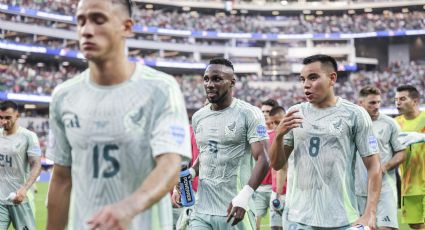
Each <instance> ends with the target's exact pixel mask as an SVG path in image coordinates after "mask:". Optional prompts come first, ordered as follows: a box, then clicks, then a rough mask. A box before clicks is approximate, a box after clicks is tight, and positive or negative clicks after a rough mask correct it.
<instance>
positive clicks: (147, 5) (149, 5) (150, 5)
mask: <svg viewBox="0 0 425 230" xmlns="http://www.w3.org/2000/svg"><path fill="white" fill-rule="evenodd" d="M145 8H146V9H152V8H153V5H152V4H146V5H145Z"/></svg>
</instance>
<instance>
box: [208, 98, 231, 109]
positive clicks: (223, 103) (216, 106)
mask: <svg viewBox="0 0 425 230" xmlns="http://www.w3.org/2000/svg"><path fill="white" fill-rule="evenodd" d="M232 101H233V97H228V98H226V99H225V100H223V101H221V102H218V103H211V109H212V110H214V111H217V110H223V109H225V108H227V107H229V106H230V105H231V104H232Z"/></svg>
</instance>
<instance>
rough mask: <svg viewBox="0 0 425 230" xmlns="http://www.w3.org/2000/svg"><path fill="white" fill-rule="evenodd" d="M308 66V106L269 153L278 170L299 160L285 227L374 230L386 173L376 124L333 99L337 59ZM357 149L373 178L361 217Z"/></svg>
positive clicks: (288, 119)
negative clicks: (366, 228)
mask: <svg viewBox="0 0 425 230" xmlns="http://www.w3.org/2000/svg"><path fill="white" fill-rule="evenodd" d="M303 64H304V67H303V68H302V70H301V75H300V80H301V82H302V84H303V87H304V92H305V95H306V98H307V100H308V101H307V102H304V103H301V104H298V105H295V106H292V107H291V108H290V109H289V110H288V113H287V114H286V116H285V118H284V119H283V120H282V122H281V123H280V124H279V126H278V127H277V129H276V137H275V140H274V141H273V143H272V146H271V148H270V151H269V155H270V161H271V164H272V167H273V168H274V169H275V170H278V169H281V168H282V167H283V166H284V165H285V164H286V163H287V161H288V158H289V156H290V155H293V158H294V161H293V163H294V165H293V172H291V167H289V169H288V174H291V177H289V178H290V181H288V188H290V189H289V191H288V193H289V195H290V198H289V199H287V202H286V209H287V214H285V215H284V218H283V219H284V222H285V227H284V228H285V229H291V230H295V229H316V228H320V229H326V228H328V229H346V228H348V227H350V225H351V224H362V225H364V226H369V227H370V228H371V229H372V230H373V229H375V222H376V216H375V215H376V214H375V213H376V205H377V201H378V198H379V193H380V188H381V186H380V184H381V171H380V163H379V157H378V155H376V153H378V143H377V141H376V138H375V136H374V135H373V131H372V122H371V119H370V117H369V115H368V114H367V112H366V111H365V110H364V109H363V108H361V107H360V106H357V105H354V104H353V103H350V102H348V101H347V100H345V99H342V98H340V97H337V96H336V95H335V94H334V90H333V87H334V85H335V83H336V80H337V73H336V72H337V64H336V61H335V59H334V58H332V57H330V56H327V55H314V56H310V57H307V58H305V59H304V60H303ZM356 150H357V151H359V153H360V155H361V156H362V159H363V162H364V164H365V165H366V168H367V169H368V175H369V179H368V180H369V181H368V184H369V187H368V200H367V205H366V209H365V213H364V215H363V216H361V217H360V218H359V215H358V211H357V202H356V196H355V192H354V164H355V158H356V157H355V156H356ZM289 166H290V165H289ZM285 212H286V211H285ZM313 226H314V227H313Z"/></svg>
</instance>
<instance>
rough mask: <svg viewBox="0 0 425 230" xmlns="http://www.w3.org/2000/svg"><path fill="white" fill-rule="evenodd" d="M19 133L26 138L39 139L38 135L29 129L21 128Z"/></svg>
mask: <svg viewBox="0 0 425 230" xmlns="http://www.w3.org/2000/svg"><path fill="white" fill-rule="evenodd" d="M17 133H19V134H21V135H23V136H25V137H26V138H37V134H36V133H35V132H33V131H31V130H29V129H27V128H24V127H19V128H18V130H17Z"/></svg>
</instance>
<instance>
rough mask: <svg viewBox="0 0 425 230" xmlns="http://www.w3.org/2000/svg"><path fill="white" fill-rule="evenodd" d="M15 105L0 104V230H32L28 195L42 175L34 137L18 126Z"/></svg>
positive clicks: (37, 146) (11, 103) (33, 223)
mask: <svg viewBox="0 0 425 230" xmlns="http://www.w3.org/2000/svg"><path fill="white" fill-rule="evenodd" d="M18 118H19V111H18V105H17V104H16V103H15V102H13V101H4V102H1V103H0V127H1V128H2V129H0V130H2V133H0V175H1V176H0V230H7V229H8V228H9V225H10V224H11V223H12V225H13V227H14V228H15V229H27V230H32V229H35V220H34V219H35V217H34V213H33V210H32V209H31V207H30V204H29V201H28V197H27V192H28V191H29V190H30V189H31V186H32V185H33V184H34V182H35V181H36V180H37V177H38V175H39V174H40V172H41V161H40V158H41V149H40V144H39V141H38V138H37V135H36V134H35V133H34V132H32V131H29V130H28V129H25V128H23V127H20V126H19V125H18V122H17V120H18Z"/></svg>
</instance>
